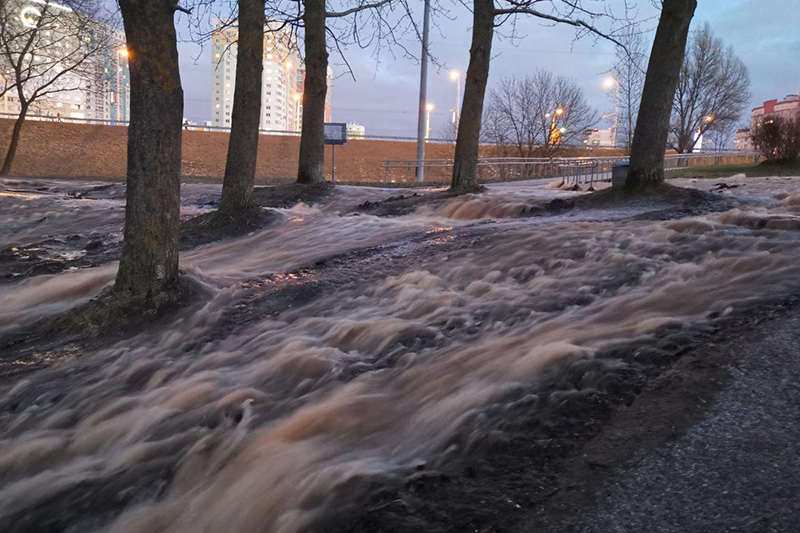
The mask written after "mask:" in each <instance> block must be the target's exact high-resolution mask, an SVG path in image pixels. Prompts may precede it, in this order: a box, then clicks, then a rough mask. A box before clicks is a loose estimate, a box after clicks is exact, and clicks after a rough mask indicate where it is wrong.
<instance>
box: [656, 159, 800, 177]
mask: <svg viewBox="0 0 800 533" xmlns="http://www.w3.org/2000/svg"><path fill="white" fill-rule="evenodd" d="M736 174H744V175H745V176H747V177H748V178H767V177H771V176H800V161H795V162H794V163H783V164H778V163H768V162H764V163H760V164H758V165H718V166H708V167H691V168H681V169H677V170H670V171H668V172H667V179H675V178H698V179H718V178H729V177H731V176H735V175H736Z"/></svg>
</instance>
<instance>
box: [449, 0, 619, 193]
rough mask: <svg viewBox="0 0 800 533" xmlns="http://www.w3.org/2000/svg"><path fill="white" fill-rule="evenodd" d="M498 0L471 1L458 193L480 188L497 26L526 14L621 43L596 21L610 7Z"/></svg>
mask: <svg viewBox="0 0 800 533" xmlns="http://www.w3.org/2000/svg"><path fill="white" fill-rule="evenodd" d="M498 3H499V5H495V1H494V0H473V2H472V44H471V47H470V58H469V67H468V68H467V79H466V82H465V86H464V100H463V105H462V106H461V110H462V111H461V120H460V122H459V125H458V140H457V142H456V154H455V161H454V163H453V178H452V181H451V189H452V190H453V191H454V192H457V193H464V192H470V191H474V190H476V189H478V188H479V185H478V181H477V169H478V146H479V144H480V138H481V119H482V117H483V108H484V97H485V95H486V84H487V81H488V79H489V63H490V59H491V51H492V38H493V37H494V32H495V27H496V26H499V25H501V24H502V23H503V22H504V21H506V20H508V19H510V18H513V17H515V16H517V15H529V16H533V17H536V18H538V19H541V20H544V21H547V22H550V23H555V24H568V25H570V26H574V27H575V28H576V31H577V37H580V36H582V35H585V34H592V35H595V36H596V37H600V38H607V39H610V40H612V41H613V42H615V43H617V44H620V43H619V41H617V40H616V39H615V38H614V37H613V34H614V31H613V28H609V30H608V31H605V32H604V31H601V30H599V29H598V28H597V27H596V25H595V23H596V22H598V21H606V22H609V23H612V22H613V21H615V20H616V19H615V17H614V16H612V15H611V13H610V12H609V11H592V10H590V9H588V8H586V7H585V6H584V5H583V2H582V1H581V0H500V1H499V2H498ZM620 45H621V44H620Z"/></svg>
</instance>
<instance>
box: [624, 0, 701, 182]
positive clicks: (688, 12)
mask: <svg viewBox="0 0 800 533" xmlns="http://www.w3.org/2000/svg"><path fill="white" fill-rule="evenodd" d="M695 9H697V0H664V1H663V5H662V9H661V17H660V19H659V22H658V29H657V30H656V37H655V41H653V49H652V51H651V53H650V63H649V65H648V67H647V76H646V77H645V81H644V90H643V92H642V101H641V105H640V108H639V116H638V118H637V120H636V130H635V132H634V135H633V143H632V145H631V159H630V167H629V169H628V179H627V180H626V182H625V189H626V190H627V191H629V192H636V191H644V190H648V189H654V188H657V187H659V186H661V185H662V184H663V183H664V156H665V149H666V147H667V137H668V136H669V121H670V114H671V111H672V105H673V102H674V101H675V89H676V87H677V86H678V81H679V78H680V74H681V66H682V65H683V58H684V55H685V53H686V41H687V40H688V37H689V25H690V24H691V22H692V18H693V17H694V12H695Z"/></svg>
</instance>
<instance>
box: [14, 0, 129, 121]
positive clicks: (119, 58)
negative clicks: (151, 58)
mask: <svg viewBox="0 0 800 533" xmlns="http://www.w3.org/2000/svg"><path fill="white" fill-rule="evenodd" d="M2 8H3V9H9V10H14V11H18V12H19V16H18V17H12V18H10V19H9V20H10V21H13V22H18V23H19V24H20V30H21V31H30V30H32V29H34V28H35V25H36V24H37V23H38V19H37V16H38V14H41V13H42V10H43V9H44V8H43V2H41V1H38V0H16V1H13V2H8V3H6V4H5V5H4V6H3V7H2ZM47 9H49V10H50V12H49V15H47V14H46V15H45V17H47V19H46V23H43V24H42V27H41V29H39V30H38V31H39V33H40V35H37V36H36V39H37V41H36V42H37V45H36V46H35V50H34V53H35V54H36V55H37V56H38V57H40V58H44V61H45V64H46V65H50V64H53V63H58V61H60V57H59V54H60V53H62V52H63V53H69V52H70V51H74V50H75V48H76V47H75V46H74V45H73V43H74V42H76V41H77V39H80V38H82V39H84V40H86V39H96V40H102V42H103V43H105V44H104V45H103V46H102V47H100V48H99V50H98V51H97V52H96V53H94V54H93V55H91V56H89V57H88V58H87V59H86V60H85V61H84V62H83V64H81V66H80V68H78V69H75V70H74V71H73V72H69V73H67V74H65V75H62V76H61V77H60V78H59V80H58V83H57V85H56V86H54V88H55V89H58V90H56V91H54V92H52V93H51V94H46V95H44V96H42V97H40V98H39V99H37V100H35V101H34V102H33V104H31V106H30V108H29V109H28V117H29V118H34V119H35V118H37V117H38V118H50V119H58V118H76V119H94V120H99V121H108V122H127V121H128V119H129V117H130V73H129V69H128V53H127V50H126V48H125V33H124V32H123V31H121V30H118V29H116V28H114V27H111V26H109V25H107V24H104V23H102V22H98V21H91V24H88V25H86V26H85V28H84V29H85V31H82V32H81V34H80V35H79V34H78V33H77V32H76V33H74V34H73V33H59V28H69V26H70V24H68V22H69V17H73V16H77V15H74V14H73V12H72V10H71V9H70V8H69V7H68V6H62V5H60V4H57V3H55V2H49V3H48V5H47ZM65 31H66V30H65ZM72 31H74V27H73V30H72ZM50 43H53V44H52V45H51V44H50ZM44 68H48V67H44ZM3 70H4V69H3ZM53 71H55V69H53ZM47 81H48V79H47V74H43V75H41V76H38V77H34V78H31V80H30V81H29V82H28V83H27V84H25V85H23V90H24V91H25V92H26V94H27V93H31V92H33V91H34V90H35V89H36V88H37V86H39V85H42V84H43V83H45V82H47ZM9 82H13V80H9ZM0 83H2V81H1V80H0ZM19 111H20V101H19V96H18V93H17V90H16V89H15V88H12V89H11V90H9V91H8V92H7V93H6V94H5V95H4V96H3V97H2V98H0V113H4V114H7V115H16V114H18V113H19Z"/></svg>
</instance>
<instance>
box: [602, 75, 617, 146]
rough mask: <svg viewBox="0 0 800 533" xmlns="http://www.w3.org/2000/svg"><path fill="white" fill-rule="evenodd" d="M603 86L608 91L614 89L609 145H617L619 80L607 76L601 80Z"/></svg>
mask: <svg viewBox="0 0 800 533" xmlns="http://www.w3.org/2000/svg"><path fill="white" fill-rule="evenodd" d="M603 87H605V88H606V90H608V91H610V90H611V89H614V125H613V126H612V127H611V147H612V148H616V147H617V132H618V131H619V82H618V81H617V80H616V78H613V77H610V76H609V77H608V78H606V79H605V80H603Z"/></svg>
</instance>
